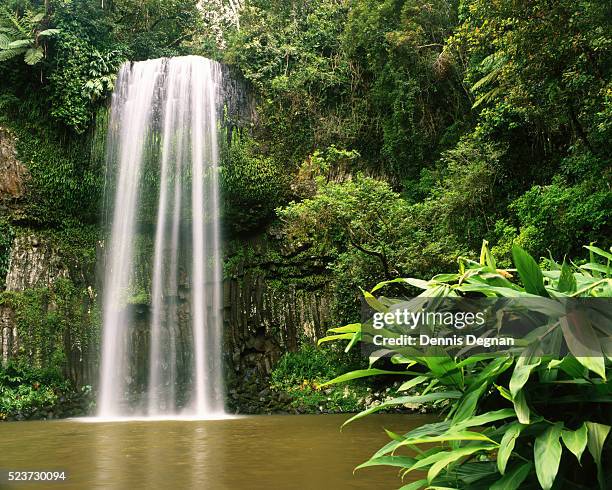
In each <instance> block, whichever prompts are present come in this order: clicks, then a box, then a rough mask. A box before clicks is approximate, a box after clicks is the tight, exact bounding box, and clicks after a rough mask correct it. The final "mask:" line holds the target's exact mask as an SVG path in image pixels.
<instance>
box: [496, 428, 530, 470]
mask: <svg viewBox="0 0 612 490" xmlns="http://www.w3.org/2000/svg"><path fill="white" fill-rule="evenodd" d="M524 428H525V426H524V425H523V424H521V423H518V422H515V423H514V424H511V425H510V426H509V427H508V428H507V429H506V432H504V436H503V437H502V440H501V443H500V445H499V451H498V453H497V469H498V470H499V472H500V473H501V474H502V475H503V474H505V473H506V465H507V464H508V459H509V458H510V455H511V454H512V451H513V450H514V445H515V444H516V440H517V439H518V437H519V436H520V435H521V431H522V430H523V429H524Z"/></svg>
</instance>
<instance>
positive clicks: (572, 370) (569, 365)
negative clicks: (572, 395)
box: [548, 356, 586, 379]
mask: <svg viewBox="0 0 612 490" xmlns="http://www.w3.org/2000/svg"><path fill="white" fill-rule="evenodd" d="M548 369H560V370H561V371H563V372H564V373H566V374H567V375H569V376H570V377H571V378H573V379H575V378H583V377H584V375H585V373H586V369H585V367H584V366H583V365H582V364H580V363H579V362H578V361H577V360H576V358H575V357H572V356H565V357H564V358H563V359H562V360H559V359H553V360H552V361H550V362H549V363H548Z"/></svg>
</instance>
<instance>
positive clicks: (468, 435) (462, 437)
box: [402, 429, 497, 445]
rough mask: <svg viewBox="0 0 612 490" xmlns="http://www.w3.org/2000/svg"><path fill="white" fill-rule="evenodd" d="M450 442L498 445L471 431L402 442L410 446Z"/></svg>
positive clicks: (452, 431) (453, 432)
mask: <svg viewBox="0 0 612 490" xmlns="http://www.w3.org/2000/svg"><path fill="white" fill-rule="evenodd" d="M448 441H487V442H490V443H492V444H497V443H496V442H495V441H493V440H492V439H490V438H489V437H487V436H485V435H484V434H481V433H480V432H471V431H469V430H465V431H458V432H455V431H454V430H452V429H451V430H450V431H449V432H446V433H444V434H442V435H439V436H423V437H414V438H406V439H404V440H403V441H402V445H408V444H430V443H434V442H448Z"/></svg>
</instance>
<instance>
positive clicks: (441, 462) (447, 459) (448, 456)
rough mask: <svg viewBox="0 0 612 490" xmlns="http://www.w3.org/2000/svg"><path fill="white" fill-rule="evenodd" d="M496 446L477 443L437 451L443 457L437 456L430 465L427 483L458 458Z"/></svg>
mask: <svg viewBox="0 0 612 490" xmlns="http://www.w3.org/2000/svg"><path fill="white" fill-rule="evenodd" d="M496 447H497V446H496V445H490V444H478V445H474V446H466V447H461V448H459V449H454V450H453V451H445V452H443V453H438V454H443V455H444V457H442V458H439V459H438V460H437V461H436V462H435V463H434V464H433V465H432V466H431V468H429V471H428V472H427V480H428V481H429V483H431V482H432V480H433V479H434V478H435V477H436V476H438V474H439V473H440V471H442V470H443V469H444V468H446V467H447V466H448V465H449V464H451V463H453V462H455V461H457V460H458V459H461V458H463V457H465V456H469V455H471V454H474V453H476V452H478V451H490V450H492V449H495V448H496Z"/></svg>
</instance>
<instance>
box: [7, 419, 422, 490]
mask: <svg viewBox="0 0 612 490" xmlns="http://www.w3.org/2000/svg"><path fill="white" fill-rule="evenodd" d="M346 418H347V417H346V416H336V415H325V416H271V417H270V416H260V417H244V418H237V419H230V420H209V421H184V420H174V421H170V420H167V421H155V422H145V421H132V422H102V423H83V422H76V421H58V422H21V423H4V424H0V468H2V469H8V470H11V469H16V470H28V469H29V470H65V471H67V473H68V476H69V479H68V481H67V482H65V483H63V484H61V485H58V486H57V488H62V489H68V488H71V489H72V488H75V489H85V488H87V489H89V488H104V489H108V488H112V489H141V488H142V489H156V488H160V489H161V488H163V489H167V488H175V489H190V488H194V489H196V488H197V489H200V488H205V489H206V490H217V489H234V488H235V489H241V490H242V489H254V490H256V489H279V490H280V489H283V490H284V489H317V490H320V489H373V488H374V489H378V488H381V489H384V488H397V487H398V486H401V485H400V480H399V479H398V478H397V472H396V471H395V470H394V469H392V468H368V469H366V470H363V471H359V472H357V473H356V474H355V475H353V468H354V467H355V466H356V465H358V464H359V463H361V462H363V461H364V460H365V459H367V458H368V457H369V456H370V455H371V454H372V453H373V452H374V451H375V450H376V449H378V448H379V447H380V446H382V445H383V444H384V443H385V442H387V440H388V439H387V438H386V436H385V434H384V432H383V430H382V428H383V427H385V428H387V429H390V430H393V431H397V432H406V431H408V430H410V429H411V428H413V427H415V426H418V425H421V424H423V423H427V422H429V421H431V418H429V417H426V416H414V415H379V416H372V417H369V418H366V419H363V420H362V421H359V422H356V423H355V424H352V425H350V426H348V427H347V428H345V429H344V430H343V431H342V432H340V431H339V427H340V425H341V424H342V422H343V421H344V420H346ZM409 476H412V474H410V475H409ZM407 481H408V480H404V483H406V482H407ZM9 488H11V487H9ZM14 488H19V489H24V488H38V489H40V488H43V487H41V486H40V485H31V486H28V485H19V486H16V487H14Z"/></svg>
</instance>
